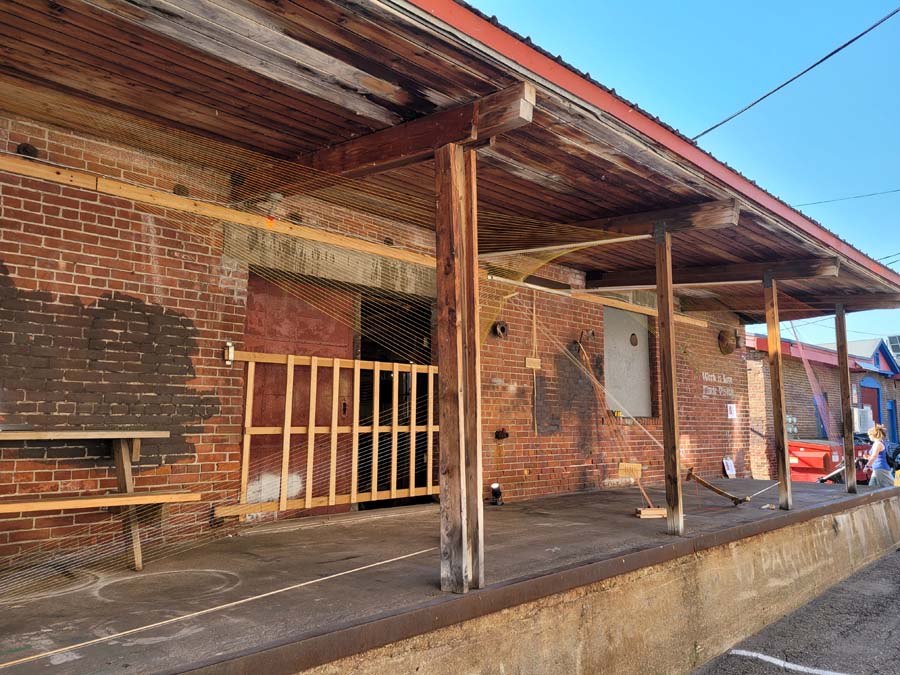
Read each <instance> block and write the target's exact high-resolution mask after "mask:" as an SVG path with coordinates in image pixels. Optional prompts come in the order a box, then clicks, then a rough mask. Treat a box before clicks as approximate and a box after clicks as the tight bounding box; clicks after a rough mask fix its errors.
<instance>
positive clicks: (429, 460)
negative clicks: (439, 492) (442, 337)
mask: <svg viewBox="0 0 900 675" xmlns="http://www.w3.org/2000/svg"><path fill="white" fill-rule="evenodd" d="M435 372H437V366H428V415H427V417H426V420H427V422H426V425H425V426H426V431H425V433H426V434H428V436H427V437H426V438H425V463H426V465H427V468H426V470H425V472H426V475H427V480H426V482H425V486H426V487H427V488H428V490H429V494H431V490H432V489H433V488H434V374H435Z"/></svg>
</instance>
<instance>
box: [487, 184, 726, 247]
mask: <svg viewBox="0 0 900 675" xmlns="http://www.w3.org/2000/svg"><path fill="white" fill-rule="evenodd" d="M740 213H741V209H740V206H739V205H738V203H737V200H735V199H723V200H721V201H714V202H705V203H703V204H695V205H692V206H679V207H676V208H672V209H661V210H655V211H645V212H642V213H632V214H628V215H624V216H614V217H611V218H600V219H597V220H589V221H583V222H580V223H570V224H560V225H557V226H555V227H554V226H550V225H548V226H547V227H546V228H542V230H541V231H539V232H538V231H535V232H528V233H527V234H526V235H524V236H523V239H526V240H527V241H528V242H529V243H530V246H528V247H518V248H516V249H509V250H490V251H488V252H486V253H483V254H482V255H481V256H480V257H481V259H482V260H484V259H485V258H495V257H501V256H503V255H512V254H528V253H544V252H548V251H561V250H565V249H572V250H578V249H585V248H593V247H595V246H604V245H608V244H620V243H623V242H628V241H639V240H643V239H650V238H651V237H652V236H653V232H654V229H655V228H656V226H657V225H659V226H661V227H662V228H663V230H664V231H666V232H669V233H670V234H672V233H676V232H683V231H685V230H694V229H703V230H711V229H720V228H725V227H734V226H735V225H737V224H738V219H739V217H740Z"/></svg>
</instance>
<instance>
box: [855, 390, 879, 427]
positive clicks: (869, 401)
mask: <svg viewBox="0 0 900 675" xmlns="http://www.w3.org/2000/svg"><path fill="white" fill-rule="evenodd" d="M859 398H860V400H861V401H862V404H863V406H869V407H870V408H872V419H873V420H874V421H875V422H876V423H878V424H881V407H880V406H879V405H878V390H877V389H875V388H874V387H860V388H859Z"/></svg>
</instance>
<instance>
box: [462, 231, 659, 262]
mask: <svg viewBox="0 0 900 675" xmlns="http://www.w3.org/2000/svg"><path fill="white" fill-rule="evenodd" d="M592 234H593V237H592V238H591V239H587V240H585V241H577V242H574V243H566V244H547V245H545V246H534V247H530V248H518V249H509V250H504V251H491V252H489V253H482V254H480V255H479V256H478V259H479V260H481V261H482V262H483V261H486V260H497V259H502V258H506V257H509V256H514V255H526V254H531V253H552V252H553V251H569V250H581V249H585V248H594V247H596V246H609V245H611V244H626V243H628V242H630V241H643V240H644V239H649V238H650V235H649V234H635V235H628V236H615V235H609V236H608V237H606V238H602V239H598V238H596V237H597V233H596V232H594V233H592Z"/></svg>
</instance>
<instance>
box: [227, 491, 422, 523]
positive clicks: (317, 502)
mask: <svg viewBox="0 0 900 675" xmlns="http://www.w3.org/2000/svg"><path fill="white" fill-rule="evenodd" d="M427 494H430V493H429V492H428V490H427V489H426V488H424V487H422V488H416V489H415V490H413V491H412V492H410V491H409V490H407V489H402V490H397V497H398V498H401V499H402V498H403V497H422V496H425V495H427ZM390 498H391V491H390V490H380V491H378V492H375V493H372V492H359V493H357V500H356V501H357V502H360V503H361V502H372V501H378V500H383V499H390ZM335 503H336V504H351V503H354V502H351V500H350V495H336V496H335ZM320 506H328V497H327V496H325V495H323V496H320V497H313V500H312V508H318V507H320ZM306 508H310V507H307V506H306V500H305V499H289V500H288V503H287V510H288V511H291V510H294V509H306ZM281 510H282V509H281V508H280V505H279V502H277V501H272V502H255V503H252V504H225V505H222V506H217V507H216V509H215V515H216V517H217V518H225V517H228V516H239V515H246V514H250V513H274V512H276V511H281Z"/></svg>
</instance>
